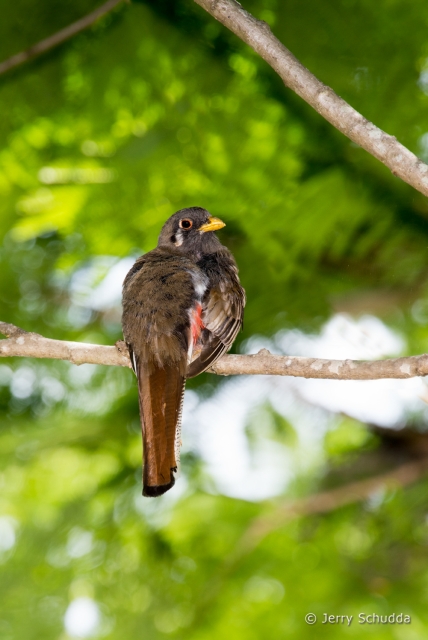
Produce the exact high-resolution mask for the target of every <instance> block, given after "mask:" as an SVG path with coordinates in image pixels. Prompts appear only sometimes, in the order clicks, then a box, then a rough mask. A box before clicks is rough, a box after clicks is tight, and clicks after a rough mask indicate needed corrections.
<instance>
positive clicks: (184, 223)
mask: <svg viewBox="0 0 428 640" xmlns="http://www.w3.org/2000/svg"><path fill="white" fill-rule="evenodd" d="M180 227H181V229H191V228H192V227H193V222H192V221H191V220H188V219H187V218H184V219H183V220H180Z"/></svg>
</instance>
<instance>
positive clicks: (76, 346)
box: [0, 322, 428, 380]
mask: <svg viewBox="0 0 428 640" xmlns="http://www.w3.org/2000/svg"><path fill="white" fill-rule="evenodd" d="M0 333H2V334H3V335H5V336H7V338H8V339H7V340H0V357H4V358H9V357H12V356H20V357H27V358H53V359H55V360H68V361H69V362H72V363H73V364H83V363H88V364H105V365H114V366H119V367H130V366H131V363H130V360H129V356H128V349H127V347H126V344H125V343H124V342H123V341H122V340H120V341H118V342H117V343H116V345H115V346H114V347H107V346H104V345H98V344H86V343H83V342H68V341H65V340H52V339H50V338H44V337H43V336H41V335H39V334H38V333H32V332H27V331H24V330H23V329H20V328H19V327H15V326H14V325H13V324H9V323H7V322H0ZM210 372H211V373H216V374H217V375H221V376H229V375H236V374H245V375H275V376H294V377H298V378H323V379H328V380H380V379H382V378H401V379H404V378H414V377H417V376H426V375H428V355H420V356H409V357H407V358H392V359H388V360H374V361H372V362H367V361H364V360H326V359H321V358H300V357H297V356H276V355H274V354H272V353H270V352H269V351H267V349H262V350H261V351H259V353H256V354H254V355H248V356H244V355H226V356H223V357H222V358H221V359H220V360H219V361H218V362H216V363H215V364H214V365H213V367H212V368H211V369H210Z"/></svg>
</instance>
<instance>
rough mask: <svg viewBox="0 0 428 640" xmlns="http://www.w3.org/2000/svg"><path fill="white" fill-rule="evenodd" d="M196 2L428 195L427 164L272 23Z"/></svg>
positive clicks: (227, 2)
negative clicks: (324, 77) (316, 70)
mask: <svg viewBox="0 0 428 640" xmlns="http://www.w3.org/2000/svg"><path fill="white" fill-rule="evenodd" d="M194 2H196V4H198V5H200V6H201V7H202V8H203V9H205V11H207V12H208V13H210V14H211V15H212V16H213V17H214V18H215V19H216V20H218V21H219V22H221V23H222V24H223V25H224V26H225V27H227V28H228V29H230V31H232V32H233V33H235V34H236V35H237V36H238V37H239V38H240V39H241V40H243V41H244V42H246V43H247V44H248V45H249V46H250V47H251V48H252V49H254V51H256V52H257V53H258V54H259V55H260V56H261V57H262V58H263V59H264V60H266V62H267V63H268V64H269V65H270V66H271V67H272V69H274V71H276V73H277V74H278V75H279V76H280V78H281V79H282V80H283V82H284V84H285V85H286V86H287V87H289V88H290V89H292V90H293V91H295V92H296V93H297V95H299V96H300V97H301V98H303V100H305V101H306V102H307V103H308V104H310V105H311V106H312V107H313V108H314V109H315V110H316V111H318V113H319V114H320V115H322V116H323V117H324V118H325V119H326V120H328V122H330V123H331V124H332V125H333V126H334V127H336V129H338V130H339V131H341V132H342V133H343V134H344V135H345V136H347V137H348V138H349V139H350V140H352V141H353V142H355V143H356V144H358V145H359V146H360V147H362V148H363V149H365V150H366V151H368V152H369V153H370V154H371V155H373V156H374V157H375V158H377V159H378V160H380V161H381V162H382V163H383V164H384V165H386V166H387V167H388V168H389V169H390V170H391V171H392V173H393V174H394V175H395V176H397V177H399V178H401V179H402V180H404V182H407V183H408V184H410V185H411V186H412V187H414V188H415V189H417V190H418V191H420V192H421V193H423V194H424V195H425V196H428V165H426V164H425V163H424V162H422V160H420V159H419V158H418V157H417V156H415V155H414V154H413V153H412V152H411V151H409V149H407V148H406V147H405V146H404V145H402V144H401V143H400V142H398V141H397V139H396V138H395V137H394V136H391V135H389V134H387V133H385V131H382V129H379V128H378V127H376V126H375V125H374V124H373V123H372V122H370V121H369V120H367V119H366V118H364V116H362V115H361V114H360V113H358V111H356V110H355V109H354V108H353V107H351V105H349V104H348V103H347V102H345V100H343V99H342V98H341V97H340V96H338V95H337V94H336V93H335V92H334V91H333V89H331V88H330V87H328V86H327V85H325V84H323V83H322V82H321V81H320V80H318V78H316V77H315V76H314V75H313V74H312V73H311V72H310V71H309V70H308V69H307V68H306V67H304V66H303V65H302V63H301V62H300V61H299V60H298V59H297V58H296V57H295V56H294V55H293V54H292V53H291V51H289V50H288V49H287V48H286V47H285V46H284V45H283V44H282V43H281V42H280V41H279V40H278V39H277V38H276V37H275V36H274V35H273V33H272V32H271V30H270V28H269V25H267V24H266V23H265V22H263V21H261V20H257V19H256V18H255V17H254V16H252V15H251V14H250V13H248V11H245V9H243V8H242V7H241V5H240V4H239V3H238V2H236V0H194Z"/></svg>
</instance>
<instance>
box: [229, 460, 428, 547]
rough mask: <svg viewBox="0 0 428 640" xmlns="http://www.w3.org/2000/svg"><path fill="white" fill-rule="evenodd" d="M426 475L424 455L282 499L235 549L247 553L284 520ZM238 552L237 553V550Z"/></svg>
mask: <svg viewBox="0 0 428 640" xmlns="http://www.w3.org/2000/svg"><path fill="white" fill-rule="evenodd" d="M427 474H428V458H427V457H426V456H425V457H423V458H419V459H417V460H413V461H411V462H406V463H405V464H401V465H400V466H397V467H396V468H395V469H392V470H390V471H388V472H386V473H382V474H380V475H378V476H374V477H371V478H365V479H364V480H358V481H356V482H350V483H349V484H345V485H343V486H341V487H337V488H336V489H330V490H329V491H322V492H320V493H315V494H313V495H310V496H307V497H305V498H297V499H296V500H282V501H280V502H279V503H277V506H276V508H275V509H274V510H273V512H272V513H270V514H268V515H262V516H259V517H257V518H256V519H255V520H253V522H252V523H251V525H250V526H249V528H248V529H247V530H246V532H245V533H244V535H243V536H242V538H241V540H240V544H239V545H237V549H238V548H239V549H241V550H244V549H245V552H246V553H249V552H250V551H252V550H253V549H254V548H255V547H256V546H257V545H258V544H259V543H260V542H261V541H262V540H263V539H264V538H265V537H266V536H267V535H268V534H269V533H271V532H272V531H275V530H277V529H279V528H280V527H281V526H283V525H284V524H285V523H286V522H288V521H290V520H292V519H294V518H297V517H300V516H309V515H315V514H319V513H329V512H331V511H335V510H336V509H340V508H341V507H344V506H347V505H350V504H355V503H357V502H362V501H363V500H367V499H368V498H370V496H372V495H373V494H374V493H376V492H377V491H380V490H383V489H386V488H388V489H390V488H394V487H397V486H398V487H406V486H408V485H411V484H414V483H415V482H417V481H418V480H420V479H421V478H423V477H424V476H426V475H427ZM238 553H239V552H238Z"/></svg>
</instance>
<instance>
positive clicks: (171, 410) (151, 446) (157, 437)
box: [138, 365, 186, 497]
mask: <svg viewBox="0 0 428 640" xmlns="http://www.w3.org/2000/svg"><path fill="white" fill-rule="evenodd" d="M185 382H186V379H185V377H184V376H183V375H182V374H181V373H180V370H179V365H178V366H177V365H175V366H165V367H164V368H162V369H161V368H151V370H150V371H148V368H147V367H144V366H143V365H140V366H139V367H138V387H139V398H140V416H141V427H142V432H143V447H144V468H143V495H144V496H149V497H155V496H160V495H162V494H163V493H165V492H166V491H168V489H171V487H172V486H173V485H174V483H175V478H174V472H175V471H177V465H178V459H177V455H176V453H177V452H178V449H179V443H178V447H177V449H176V441H177V440H178V438H179V437H180V434H179V430H180V418H181V405H182V399H183V394H184V385H185Z"/></svg>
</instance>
